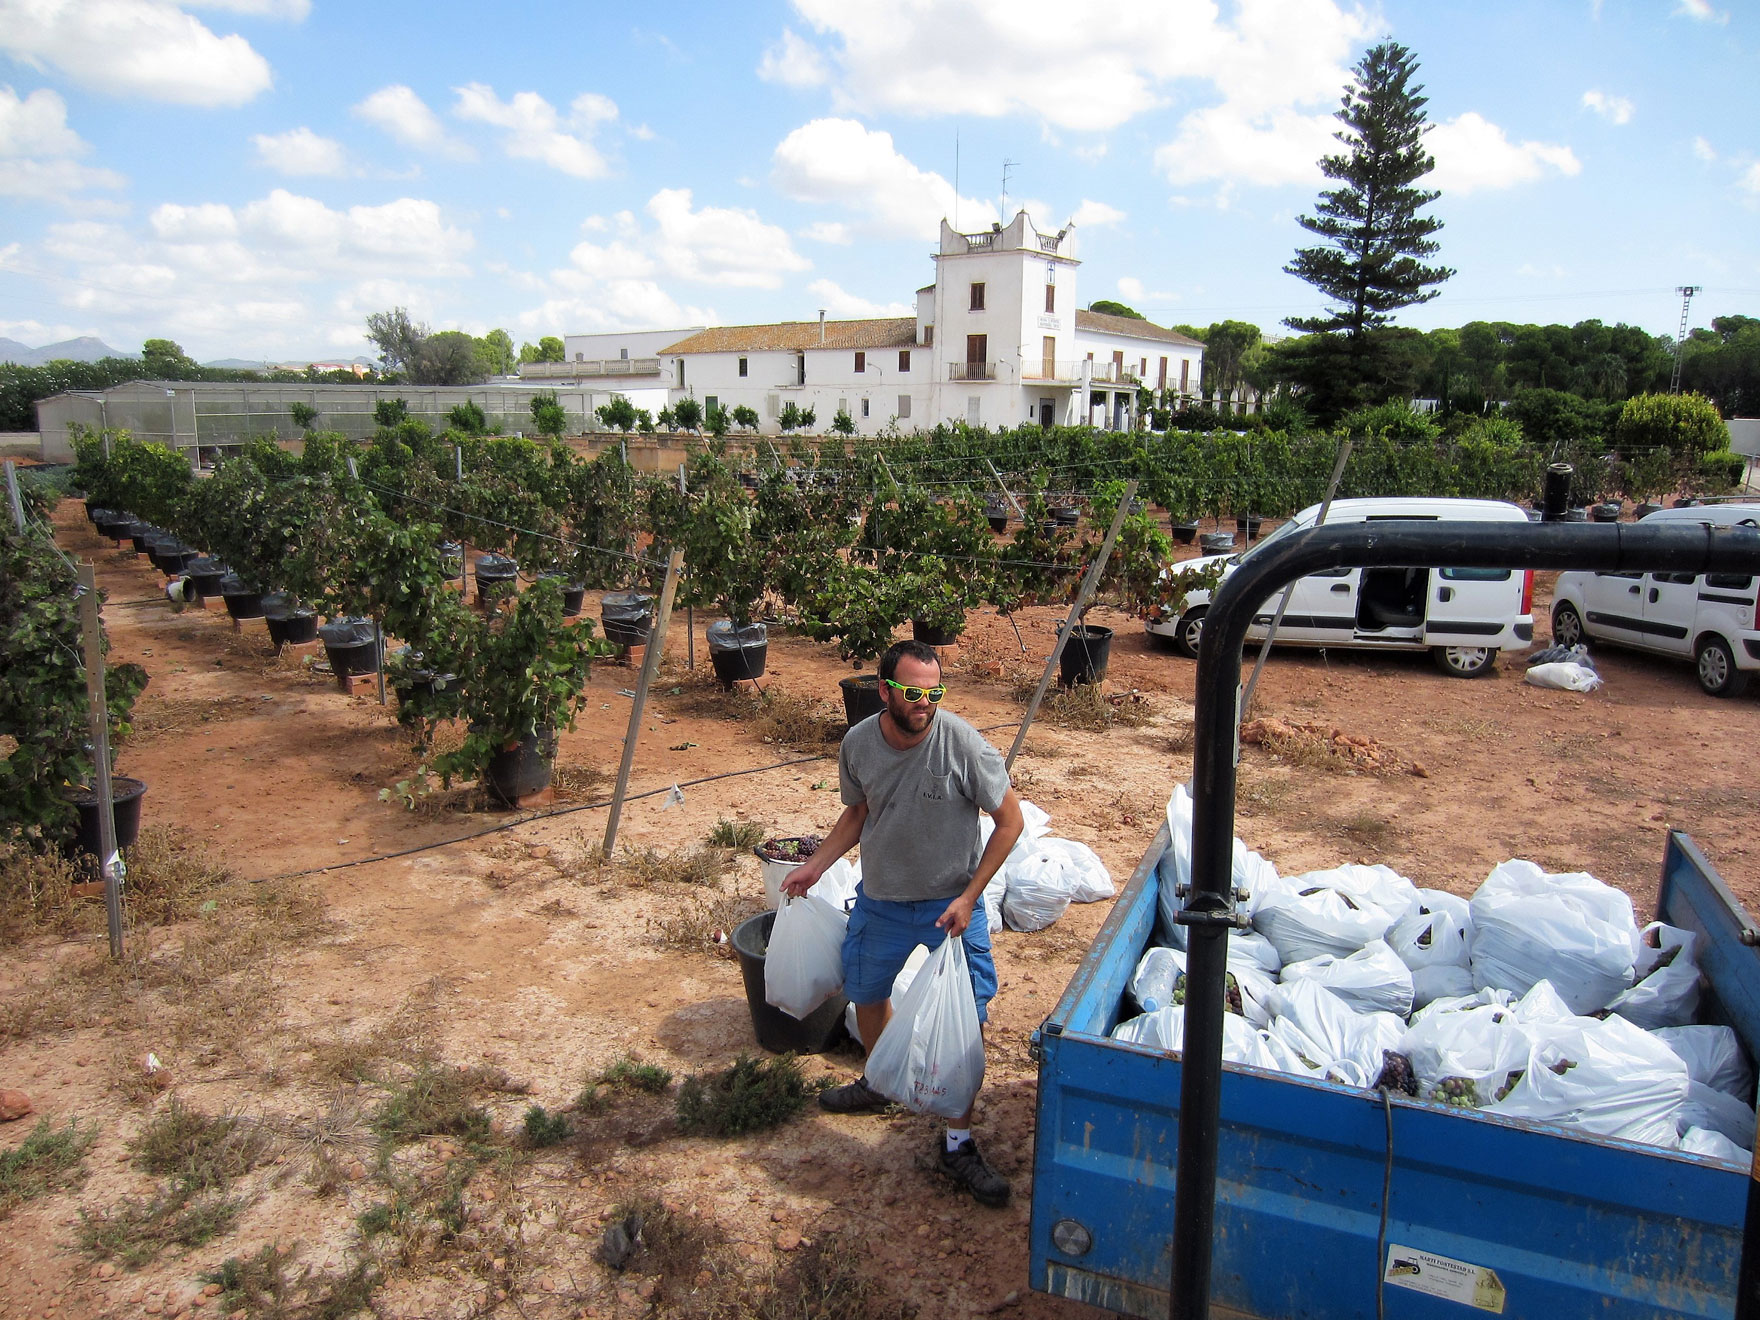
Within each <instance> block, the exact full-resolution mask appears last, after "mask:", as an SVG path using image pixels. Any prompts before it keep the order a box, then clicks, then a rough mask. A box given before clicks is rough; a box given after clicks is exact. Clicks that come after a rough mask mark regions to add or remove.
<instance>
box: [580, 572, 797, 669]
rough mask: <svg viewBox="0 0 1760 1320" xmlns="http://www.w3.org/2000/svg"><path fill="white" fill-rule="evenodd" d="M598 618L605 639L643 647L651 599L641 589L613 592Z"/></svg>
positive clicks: (648, 631)
mask: <svg viewBox="0 0 1760 1320" xmlns="http://www.w3.org/2000/svg"><path fill="white" fill-rule="evenodd" d="M599 620H600V622H601V623H602V624H603V625H604V628H605V640H606V641H608V642H616V643H617V644H618V645H619V646H646V645H647V644H648V637H649V635H650V634H651V633H652V632H653V631H654V598H653V597H652V596H650V595H648V594H647V593H645V592H641V591H613V592H611V593H610V594H608V595H607V596H606V597H605V599H604V600H603V601H601V602H600V604H599ZM716 672H717V673H719V672H720V671H719V670H717V671H716ZM759 672H760V673H762V672H763V671H762V669H760V670H759Z"/></svg>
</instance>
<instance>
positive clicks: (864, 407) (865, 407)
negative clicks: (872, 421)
mask: <svg viewBox="0 0 1760 1320" xmlns="http://www.w3.org/2000/svg"><path fill="white" fill-rule="evenodd" d="M867 415H868V401H867V400H866V399H863V400H862V416H863V417H866V416H867Z"/></svg>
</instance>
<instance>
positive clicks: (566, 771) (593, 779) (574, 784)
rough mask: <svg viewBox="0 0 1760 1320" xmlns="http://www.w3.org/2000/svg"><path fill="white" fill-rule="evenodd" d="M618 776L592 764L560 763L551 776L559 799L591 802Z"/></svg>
mask: <svg viewBox="0 0 1760 1320" xmlns="http://www.w3.org/2000/svg"><path fill="white" fill-rule="evenodd" d="M616 778H617V777H616V776H615V775H613V774H609V773H607V772H606V771H604V770H601V769H600V768H599V767H598V766H592V765H574V764H572V763H571V764H569V765H558V766H557V767H556V769H555V772H554V773H553V774H552V775H551V777H550V782H551V783H552V784H553V785H554V786H555V788H556V797H557V800H558V801H563V802H590V801H592V800H593V798H595V797H597V796H600V793H599V790H600V789H601V788H604V787H605V786H607V785H609V784H612V783H614V782H615V781H616Z"/></svg>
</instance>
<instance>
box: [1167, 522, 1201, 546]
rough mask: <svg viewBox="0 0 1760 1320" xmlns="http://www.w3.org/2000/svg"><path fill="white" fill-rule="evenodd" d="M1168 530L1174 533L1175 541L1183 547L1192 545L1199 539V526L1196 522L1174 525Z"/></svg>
mask: <svg viewBox="0 0 1760 1320" xmlns="http://www.w3.org/2000/svg"><path fill="white" fill-rule="evenodd" d="M1168 530H1169V531H1171V532H1172V534H1173V539H1174V540H1175V541H1177V542H1179V544H1181V545H1190V544H1191V543H1192V542H1193V541H1196V540H1197V539H1198V524H1197V523H1195V522H1179V523H1174V524H1173V526H1172V527H1170V528H1169V529H1168Z"/></svg>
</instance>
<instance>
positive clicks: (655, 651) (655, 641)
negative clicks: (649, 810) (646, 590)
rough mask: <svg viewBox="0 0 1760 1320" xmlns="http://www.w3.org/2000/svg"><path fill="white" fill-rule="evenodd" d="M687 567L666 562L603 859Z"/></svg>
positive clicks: (679, 561)
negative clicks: (681, 571)
mask: <svg viewBox="0 0 1760 1320" xmlns="http://www.w3.org/2000/svg"><path fill="white" fill-rule="evenodd" d="M682 567H684V551H683V550H681V549H680V550H674V551H673V552H672V555H671V557H670V558H668V559H667V561H666V581H665V583H664V584H663V585H662V586H661V588H660V612H659V614H658V615H657V616H656V617H655V619H654V632H653V634H652V635H651V636H650V637H649V638H648V653H647V654H646V655H645V656H643V657H642V676H641V678H640V679H639V680H637V682H636V698H635V700H634V701H632V702H631V703H630V710H629V729H628V730H627V731H626V732H625V734H624V736H623V760H622V761H621V762H620V763H619V764H618V767H617V788H616V790H615V791H614V792H613V793H612V794H611V818H610V819H609V820H607V821H606V822H605V847H604V856H605V858H606V859H607V860H610V858H611V855H612V853H611V850H612V849H613V848H615V847H616V846H617V822H618V818H619V817H621V816H622V815H623V798H624V794H625V793H627V792H628V791H629V772H630V767H631V766H632V765H633V764H635V759H636V737H637V736H638V735H639V734H640V733H641V731H642V712H643V709H644V708H645V707H646V706H647V704H648V688H649V686H650V685H651V684H652V683H653V682H654V675H655V674H657V673H658V672H659V671H660V656H661V654H662V652H664V651H665V650H666V625H667V624H668V623H670V622H671V621H672V599H673V597H674V596H676V595H677V594H678V571H679V569H681V568H682Z"/></svg>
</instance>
